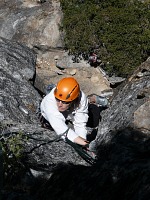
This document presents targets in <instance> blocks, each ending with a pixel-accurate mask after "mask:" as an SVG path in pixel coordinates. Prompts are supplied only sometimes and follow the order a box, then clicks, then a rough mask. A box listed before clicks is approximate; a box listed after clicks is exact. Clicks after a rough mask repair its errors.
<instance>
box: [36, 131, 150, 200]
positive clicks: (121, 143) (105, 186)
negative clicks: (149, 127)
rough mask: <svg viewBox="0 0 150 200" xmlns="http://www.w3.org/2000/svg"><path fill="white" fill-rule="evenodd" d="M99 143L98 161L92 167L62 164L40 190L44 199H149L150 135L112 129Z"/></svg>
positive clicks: (37, 197) (40, 196)
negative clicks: (108, 136)
mask: <svg viewBox="0 0 150 200" xmlns="http://www.w3.org/2000/svg"><path fill="white" fill-rule="evenodd" d="M110 135H111V138H112V139H111V141H110V142H109V143H107V144H105V139H104V140H101V142H100V143H99V149H98V155H99V159H98V162H97V163H96V164H95V165H94V166H91V167H86V166H76V165H72V164H60V165H59V166H57V168H56V169H55V170H54V171H53V174H52V176H51V177H50V179H49V180H48V181H46V182H45V183H44V184H43V185H42V187H41V189H40V190H39V191H38V194H37V196H36V199H43V200H49V199H51V200H54V199H60V200H70V199H72V200H76V199H78V200H79V199H89V200H91V199H92V200H97V199H101V200H106V199H107V200H108V199H109V200H113V199H116V200H117V199H118V200H120V199H122V200H137V199H140V200H148V199H149V195H150V187H149V185H150V167H149V166H150V158H149V154H150V137H149V136H147V135H145V134H143V133H142V132H139V131H137V130H133V129H123V130H120V131H117V132H111V133H110Z"/></svg>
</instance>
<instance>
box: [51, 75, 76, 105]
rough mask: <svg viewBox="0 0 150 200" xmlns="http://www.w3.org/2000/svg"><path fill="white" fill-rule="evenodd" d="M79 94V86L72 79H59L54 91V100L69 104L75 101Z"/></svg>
mask: <svg viewBox="0 0 150 200" xmlns="http://www.w3.org/2000/svg"><path fill="white" fill-rule="evenodd" d="M79 94H80V87H79V84H78V82H77V81H76V80H75V79H74V78H73V77H66V78H63V79H61V80H60V81H59V82H58V84H57V86H56V89H55V90H54V95H55V98H56V99H59V100H60V101H64V102H71V101H73V100H75V99H76V98H77V97H78V96H79Z"/></svg>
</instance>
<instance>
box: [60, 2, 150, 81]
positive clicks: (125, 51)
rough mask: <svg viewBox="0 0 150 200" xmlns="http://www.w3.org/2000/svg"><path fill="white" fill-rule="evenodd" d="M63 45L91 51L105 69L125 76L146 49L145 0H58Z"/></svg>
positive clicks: (149, 30) (148, 15)
mask: <svg viewBox="0 0 150 200" xmlns="http://www.w3.org/2000/svg"><path fill="white" fill-rule="evenodd" d="M60 2H61V6H62V10H63V13H64V18H63V22H62V29H63V30H64V32H65V38H64V42H65V48H66V49H68V50H69V52H70V54H73V55H80V54H82V55H84V57H85V59H87V58H88V55H89V53H90V52H91V51H93V50H94V51H95V52H96V53H97V55H98V56H99V58H100V59H101V60H102V62H103V63H104V66H105V69H106V70H107V71H108V72H109V73H115V74H116V75H121V76H124V77H126V76H127V75H129V74H130V73H131V72H132V71H133V70H134V69H135V68H136V67H137V66H138V65H140V64H141V62H143V61H145V60H146V59H147V57H148V56H149V52H150V24H149V19H150V10H149V3H148V1H145V2H144V3H141V2H140V1H137V0H136V1H134V0H133V1H131V0H116V1H115V0H99V1H98V0H85V1H84V0H82V1H81V0H72V1H71V0H60Z"/></svg>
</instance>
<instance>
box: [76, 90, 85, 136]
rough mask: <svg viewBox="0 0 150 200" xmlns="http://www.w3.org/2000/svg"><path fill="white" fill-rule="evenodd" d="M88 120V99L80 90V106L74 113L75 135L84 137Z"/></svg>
mask: <svg viewBox="0 0 150 200" xmlns="http://www.w3.org/2000/svg"><path fill="white" fill-rule="evenodd" d="M87 121H88V99H87V97H86V96H85V94H84V93H83V92H81V101H80V106H79V108H78V109H77V110H76V112H75V115H74V122H73V124H74V129H75V132H76V134H77V135H79V136H81V137H83V138H84V139H86V135H87V129H86V124H87Z"/></svg>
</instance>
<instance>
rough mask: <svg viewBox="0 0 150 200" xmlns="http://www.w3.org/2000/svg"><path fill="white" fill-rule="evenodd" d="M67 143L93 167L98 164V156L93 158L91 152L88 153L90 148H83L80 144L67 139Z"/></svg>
mask: <svg viewBox="0 0 150 200" xmlns="http://www.w3.org/2000/svg"><path fill="white" fill-rule="evenodd" d="M65 141H66V143H67V144H69V145H70V146H72V147H73V148H74V150H75V151H76V152H77V153H78V154H79V155H80V156H81V157H82V158H83V159H84V160H85V161H86V162H87V163H89V164H91V165H93V164H95V163H96V155H95V156H94V157H93V156H92V155H90V153H92V152H90V151H88V146H87V145H85V146H81V145H79V144H76V143H74V142H72V141H70V140H69V139H68V138H67V137H66V139H65Z"/></svg>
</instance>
